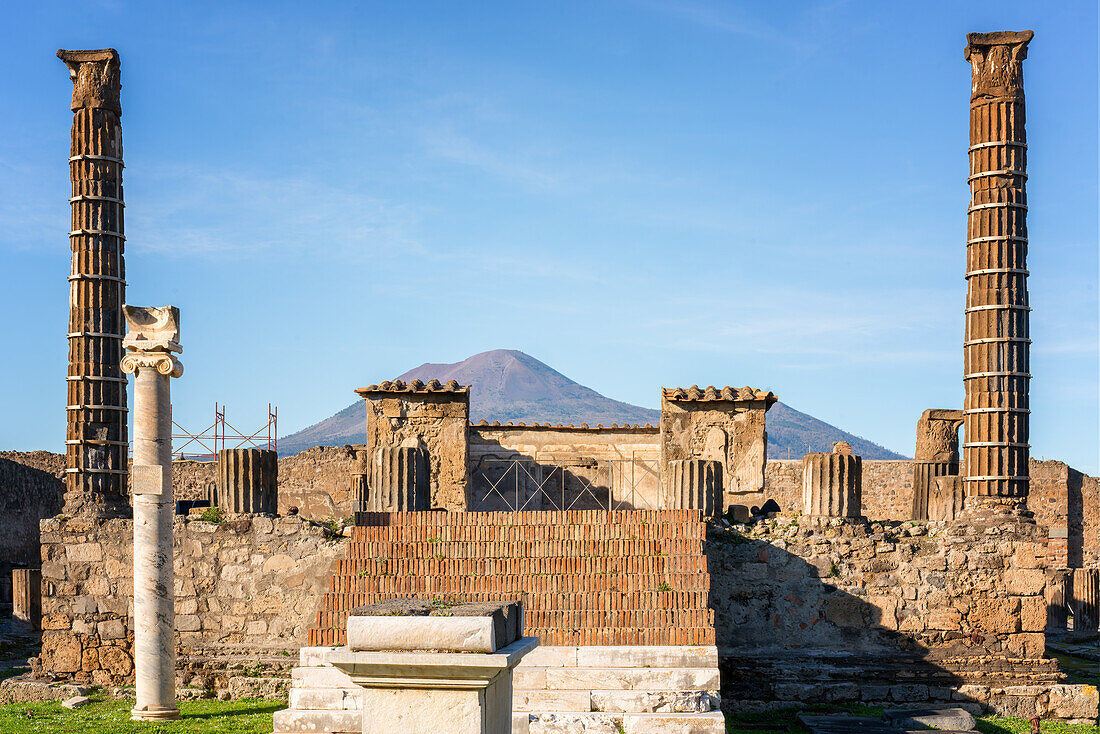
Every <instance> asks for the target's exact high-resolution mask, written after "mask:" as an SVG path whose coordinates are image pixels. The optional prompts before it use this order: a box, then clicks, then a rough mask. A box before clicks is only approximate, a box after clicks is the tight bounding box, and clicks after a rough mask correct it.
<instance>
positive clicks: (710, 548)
mask: <svg viewBox="0 0 1100 734" xmlns="http://www.w3.org/2000/svg"><path fill="white" fill-rule="evenodd" d="M800 523H801V524H800ZM1045 553H1046V549H1045V538H1044V533H1043V531H1042V530H1041V529H1039V528H1036V527H1035V526H1032V527H1031V529H1030V530H1029V529H1027V528H1026V527H1025V528H1023V529H1013V528H1012V527H1005V528H998V527H992V528H987V527H967V526H957V527H955V528H954V529H953V528H951V527H948V526H946V525H944V524H929V525H920V524H914V523H896V524H886V525H882V524H874V525H862V524H855V525H852V524H844V523H843V522H842V521H839V520H838V521H835V522H834V524H833V526H832V527H825V528H822V527H820V526H818V527H816V528H813V527H811V526H810V525H809V523H807V522H806V521H805V520H804V519H800V518H791V519H781V520H779V521H775V522H770V523H765V524H762V525H758V526H756V527H755V528H753V529H751V530H750V529H748V528H745V527H744V526H741V532H737V530H728V531H727V530H720V529H712V532H711V535H710V537H709V540H708V545H707V556H708V567H709V570H710V574H711V603H710V606H711V608H712V609H714V610H715V613H716V618H715V628H716V630H717V633H718V646H719V655H720V660H721V670H722V702H723V706H726V707H731V708H740V709H746V708H747V709H752V708H760V709H764V708H767V707H774V706H777V705H780V706H781V705H784V704H786V705H794V704H797V703H810V702H820V701H862V702H865V703H867V704H872V705H886V706H894V707H896V706H899V705H905V704H907V703H918V702H920V703H923V702H930V701H931V702H951V703H954V704H956V705H958V704H959V703H963V704H966V705H970V706H972V707H974V708H975V709H980V708H981V707H983V706H986V705H988V706H990V707H991V708H993V709H994V710H996V711H998V712H1000V713H1002V714H1007V715H1012V716H1022V717H1024V718H1027V717H1030V716H1031V715H1033V714H1035V713H1041V714H1043V715H1044V716H1048V715H1049V716H1057V717H1059V718H1068V719H1086V718H1090V717H1094V716H1095V715H1096V696H1095V688H1093V689H1092V691H1091V693H1089V691H1085V690H1083V689H1082V688H1081V687H1074V686H1067V685H1064V681H1063V680H1062V676H1061V674H1060V673H1058V672H1057V666H1056V664H1055V662H1054V661H1053V660H1045V659H1043V652H1044V641H1045V636H1044V632H1043V630H1044V627H1045V625H1046V602H1045V597H1044V591H1045V588H1046V572H1045V571H1044V570H1043V568H1042V566H1043V564H1044V563H1045ZM769 702H770V703H769Z"/></svg>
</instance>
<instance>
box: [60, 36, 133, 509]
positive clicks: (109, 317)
mask: <svg viewBox="0 0 1100 734" xmlns="http://www.w3.org/2000/svg"><path fill="white" fill-rule="evenodd" d="M57 56H58V58H60V59H61V60H62V61H64V62H65V65H66V66H68V67H69V76H70V77H72V80H73V99H72V111H73V127H72V147H71V150H70V155H69V175H70V178H71V179H72V198H70V199H69V202H70V204H71V205H72V224H71V227H70V232H69V244H70V249H71V250H72V268H71V271H70V273H69V333H68V338H69V374H68V387H67V395H68V399H67V401H66V411H67V413H68V428H67V430H66V435H65V455H66V462H65V466H66V469H65V472H66V473H65V510H64V511H65V513H66V514H68V515H77V514H92V515H98V516H107V517H109V516H119V515H124V514H126V513H127V510H128V508H127V502H126V445H127V436H126V378H125V377H124V376H123V375H122V372H121V371H120V369H119V364H120V361H121V360H122V336H123V318H122V304H123V302H124V301H125V298H126V281H125V277H126V269H125V265H124V263H123V242H124V241H125V237H124V235H123V214H122V212H123V203H122V125H121V122H120V117H121V115H122V106H121V103H120V101H119V100H120V97H119V95H120V91H121V83H120V81H119V58H118V53H117V52H116V51H115V50H114V49H102V50H97V51H58V52H57Z"/></svg>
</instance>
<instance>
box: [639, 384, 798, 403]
mask: <svg viewBox="0 0 1100 734" xmlns="http://www.w3.org/2000/svg"><path fill="white" fill-rule="evenodd" d="M661 395H662V396H663V397H664V398H665V400H675V401H678V402H689V401H718V400H725V401H731V402H739V401H751V400H764V401H766V402H768V403H774V402H775V401H776V400H778V399H779V398H778V397H776V395H775V393H773V392H770V391H768V390H756V389H753V388H751V387H749V386H748V385H746V386H745V387H742V388H736V387H730V386H729V385H726V386H725V387H720V388H719V387H715V386H714V385H708V386H707V387H706V388H700V387H699V386H698V385H692V386H691V387H688V388H684V387H666V388H663V389H662V390H661Z"/></svg>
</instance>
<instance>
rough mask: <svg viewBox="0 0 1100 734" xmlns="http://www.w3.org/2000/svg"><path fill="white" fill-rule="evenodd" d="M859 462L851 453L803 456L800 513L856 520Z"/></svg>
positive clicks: (860, 483)
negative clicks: (801, 506)
mask: <svg viewBox="0 0 1100 734" xmlns="http://www.w3.org/2000/svg"><path fill="white" fill-rule="evenodd" d="M862 488H863V460H862V459H861V458H860V457H858V456H852V455H851V454H841V453H835V452H834V453H831V454H806V456H805V457H803V459H802V502H803V510H802V511H803V513H804V514H805V515H807V516H809V517H847V518H858V517H859V516H860V514H861V512H862V509H863V503H862Z"/></svg>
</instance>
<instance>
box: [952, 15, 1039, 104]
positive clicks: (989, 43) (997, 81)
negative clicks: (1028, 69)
mask: <svg viewBox="0 0 1100 734" xmlns="http://www.w3.org/2000/svg"><path fill="white" fill-rule="evenodd" d="M1034 35H1035V33H1034V31H996V32H994V33H967V34H966V49H965V50H964V51H963V58H964V59H966V60H967V61H969V62H970V67H971V69H972V70H973V81H972V84H971V92H970V99H971V100H975V99H980V98H982V97H1010V98H1012V97H1016V98H1019V99H1023V96H1024V85H1023V68H1022V64H1021V62H1022V61H1023V60H1024V59H1026V58H1027V44H1028V42H1029V41H1031V39H1032V37H1034Z"/></svg>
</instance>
